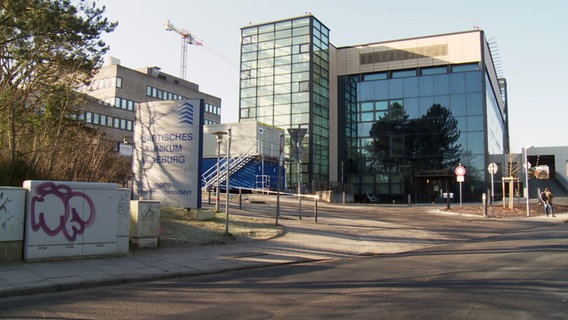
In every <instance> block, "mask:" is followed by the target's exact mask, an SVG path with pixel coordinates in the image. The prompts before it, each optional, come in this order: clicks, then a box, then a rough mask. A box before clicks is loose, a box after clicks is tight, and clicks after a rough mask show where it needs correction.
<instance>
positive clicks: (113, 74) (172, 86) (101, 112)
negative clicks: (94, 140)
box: [82, 57, 221, 142]
mask: <svg viewBox="0 0 568 320" xmlns="http://www.w3.org/2000/svg"><path fill="white" fill-rule="evenodd" d="M82 92H84V93H85V94H87V95H88V96H90V97H91V98H92V100H91V103H89V104H88V105H85V106H82V109H83V110H84V114H83V119H84V121H85V122H86V123H87V125H89V126H92V127H94V128H99V129H101V130H102V131H103V132H105V133H106V134H107V136H108V137H109V138H110V139H113V140H116V141H123V140H125V141H129V142H131V141H132V133H133V132H132V130H133V129H134V118H135V112H134V111H135V109H136V106H137V105H138V103H141V102H149V101H157V100H178V99H179V100H181V99H187V98H196V99H204V100H205V116H204V117H205V124H217V123H220V122H221V99H220V98H217V97H215V96H212V95H209V94H207V93H204V92H201V91H199V85H197V84H195V83H193V82H189V81H186V80H183V79H180V78H178V77H175V76H172V75H169V74H166V73H163V72H161V71H160V68H159V67H145V68H140V69H136V70H135V69H130V68H127V67H125V66H123V65H121V64H120V60H118V59H117V58H113V57H111V58H109V59H108V60H107V61H106V64H105V65H104V66H103V67H102V68H101V69H100V70H99V71H98V72H97V74H96V75H95V76H94V77H93V80H92V81H91V84H90V85H89V86H86V87H84V88H82Z"/></svg>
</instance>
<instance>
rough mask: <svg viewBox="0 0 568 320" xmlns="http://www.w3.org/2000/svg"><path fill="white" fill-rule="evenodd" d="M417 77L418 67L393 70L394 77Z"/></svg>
mask: <svg viewBox="0 0 568 320" xmlns="http://www.w3.org/2000/svg"><path fill="white" fill-rule="evenodd" d="M405 77H416V69H411V70H400V71H393V72H392V78H405Z"/></svg>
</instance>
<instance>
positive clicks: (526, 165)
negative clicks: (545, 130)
mask: <svg viewBox="0 0 568 320" xmlns="http://www.w3.org/2000/svg"><path fill="white" fill-rule="evenodd" d="M532 147H534V146H533V145H530V146H524V147H523V161H524V162H525V188H526V189H527V194H526V196H527V217H530V216H531V211H530V210H531V209H530V204H529V200H530V197H529V168H530V167H529V155H528V152H527V150H528V149H530V148H532Z"/></svg>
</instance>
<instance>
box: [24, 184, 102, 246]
mask: <svg viewBox="0 0 568 320" xmlns="http://www.w3.org/2000/svg"><path fill="white" fill-rule="evenodd" d="M35 194H36V195H34V196H33V198H32V204H31V226H32V230H33V231H34V232H35V231H38V230H39V229H43V231H44V232H45V233H46V234H48V235H49V236H56V235H57V234H59V233H62V234H63V236H64V237H65V239H67V240H69V241H71V242H73V241H75V239H77V235H80V234H83V233H84V232H85V230H86V229H87V227H88V226H89V225H91V224H92V223H93V222H94V221H95V204H94V203H93V200H91V198H90V197H89V196H88V195H86V194H84V193H82V192H76V191H73V190H72V189H71V188H70V187H69V186H66V185H56V184H55V183H53V182H45V183H42V184H40V185H39V186H38V187H37V189H36V192H35ZM50 198H55V199H57V198H58V199H59V201H60V203H57V202H58V201H57V200H55V202H56V203H55V204H54V203H53V202H54V200H53V199H51V201H50V202H49V205H48V206H45V207H46V208H45V209H47V208H49V209H50V212H46V211H42V209H41V207H42V204H43V203H45V202H46V200H47V199H50ZM77 201H79V202H77ZM83 201H84V203H85V205H83V206H81V208H80V210H82V213H83V214H84V215H85V217H88V219H85V220H84V219H83V218H82V217H81V215H80V213H81V212H78V209H77V208H75V207H74V206H73V203H78V204H79V203H80V204H82V203H83ZM57 204H60V205H61V207H59V206H57ZM83 207H85V209H83ZM45 209H44V210H45ZM57 210H59V211H57ZM57 214H59V215H60V216H59V221H58V222H57V217H55V215H57ZM48 216H51V217H52V219H49V217H48ZM36 218H37V220H36ZM53 218H55V219H53ZM48 220H50V221H52V222H53V221H56V222H55V224H53V223H51V224H52V225H51V226H50V223H49V222H48Z"/></svg>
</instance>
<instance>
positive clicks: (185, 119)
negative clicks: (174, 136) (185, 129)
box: [178, 102, 194, 125]
mask: <svg viewBox="0 0 568 320" xmlns="http://www.w3.org/2000/svg"><path fill="white" fill-rule="evenodd" d="M193 109H194V107H193V105H192V104H191V103H189V102H186V103H184V104H182V105H180V106H179V107H178V114H179V123H185V124H188V125H193Z"/></svg>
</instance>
